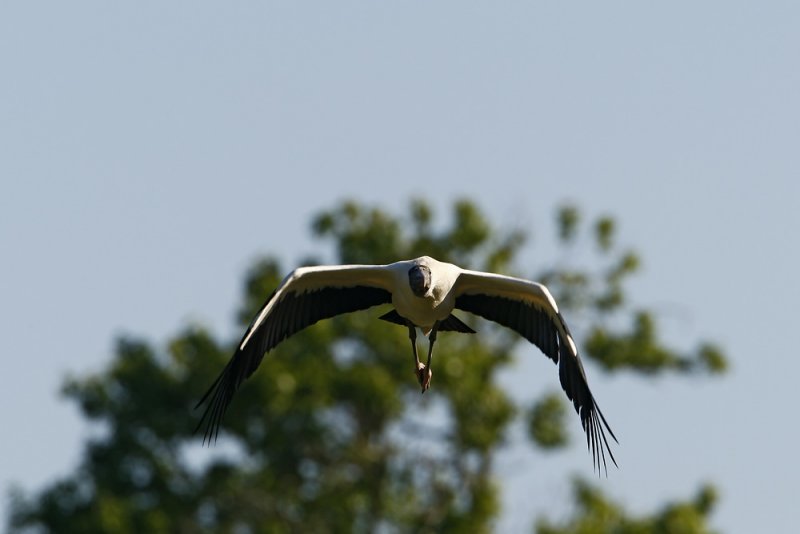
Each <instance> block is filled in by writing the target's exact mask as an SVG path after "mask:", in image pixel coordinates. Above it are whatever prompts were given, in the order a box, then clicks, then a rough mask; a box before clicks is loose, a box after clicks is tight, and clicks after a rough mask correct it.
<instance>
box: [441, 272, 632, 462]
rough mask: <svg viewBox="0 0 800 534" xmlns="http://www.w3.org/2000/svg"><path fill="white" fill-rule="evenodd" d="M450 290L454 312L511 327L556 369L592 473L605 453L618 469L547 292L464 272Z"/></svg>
mask: <svg viewBox="0 0 800 534" xmlns="http://www.w3.org/2000/svg"><path fill="white" fill-rule="evenodd" d="M453 291H454V293H455V295H456V298H455V307H456V308H459V309H461V310H465V311H468V312H470V313H474V314H476V315H480V316H481V317H483V318H485V319H489V320H490V321H494V322H496V323H499V324H501V325H503V326H506V327H508V328H511V329H512V330H514V331H516V332H518V333H519V334H520V335H521V336H522V337H524V338H525V339H527V340H528V341H530V342H531V343H533V344H534V345H536V346H537V347H539V348H540V349H541V351H542V352H544V353H545V355H547V356H548V357H549V358H550V359H552V360H553V361H554V362H555V363H557V364H558V366H559V367H558V374H559V377H560V379H561V387H562V388H563V389H564V392H566V394H567V397H568V398H569V399H570V400H571V401H572V404H573V405H574V407H575V411H576V412H578V415H580V418H581V425H582V426H583V430H584V431H585V432H586V443H587V446H588V447H589V449H590V451H591V454H592V461H593V463H594V465H595V468H596V469H599V467H600V463H601V462H602V465H603V469H607V467H606V452H607V453H608V456H609V457H610V458H611V461H612V462H614V465H617V462H616V460H615V459H614V455H613V453H612V452H611V448H610V446H609V442H608V439H607V438H606V434H605V430H608V433H609V434H610V435H611V437H612V438H614V441H617V438H616V436H614V432H613V431H612V430H611V427H609V426H608V423H607V422H606V419H605V417H603V413H602V412H601V411H600V408H599V407H598V406H597V402H596V401H595V400H594V396H592V392H591V391H590V390H589V384H588V382H587V380H586V373H585V372H584V370H583V364H582V363H581V359H580V356H578V349H577V347H576V346H575V341H574V340H573V339H572V335H571V334H570V332H569V328H568V327H567V323H566V322H565V321H564V318H563V317H562V316H561V313H559V311H558V306H557V305H556V302H555V300H554V299H553V296H552V295H551V294H550V292H549V291H548V290H547V288H546V287H545V286H543V285H541V284H537V283H536V282H530V281H528V280H522V279H520V278H513V277H510V276H503V275H499V274H491V273H483V272H478V271H467V270H465V271H462V273H461V274H460V275H459V277H458V280H457V281H456V283H455V286H454V288H453ZM603 427H605V430H604V428H603Z"/></svg>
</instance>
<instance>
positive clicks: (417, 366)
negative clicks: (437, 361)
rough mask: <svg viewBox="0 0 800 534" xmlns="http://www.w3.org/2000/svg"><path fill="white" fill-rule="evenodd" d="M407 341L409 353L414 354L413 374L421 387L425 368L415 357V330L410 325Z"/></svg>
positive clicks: (416, 356) (417, 357)
mask: <svg viewBox="0 0 800 534" xmlns="http://www.w3.org/2000/svg"><path fill="white" fill-rule="evenodd" d="M408 339H410V340H411V351H412V352H413V353H414V374H415V375H416V377H417V380H418V381H419V385H420V386H421V385H422V381H423V377H424V376H425V375H424V374H423V371H424V369H425V366H424V365H422V362H421V361H419V356H418V355H417V328H416V327H415V326H414V325H413V324H411V323H409V324H408Z"/></svg>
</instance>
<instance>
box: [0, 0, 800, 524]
mask: <svg viewBox="0 0 800 534" xmlns="http://www.w3.org/2000/svg"><path fill="white" fill-rule="evenodd" d="M798 27H800V5H798V4H796V3H794V2H770V3H753V2H736V1H734V2H730V1H728V2H704V3H701V4H698V3H695V2H671V3H669V4H661V5H654V4H652V3H647V4H633V3H626V2H603V3H587V4H586V5H581V4H570V5H564V4H563V3H556V2H548V3H537V2H507V3H504V4H502V5H498V4H497V3H489V2H436V3H430V2H426V3H413V2H404V3H392V4H387V3H377V2H369V3H368V2H350V1H343V2H335V3H334V2H293V3H289V2H281V3H277V2H241V3H238V4H235V5H229V4H226V5H224V6H223V5H219V4H215V3H211V2H205V1H199V2H174V3H170V4H169V5H163V3H155V2H150V3H144V4H142V3H138V5H135V6H133V5H129V6H124V5H120V4H118V3H105V2H71V3H46V2H25V3H16V4H11V3H3V4H2V6H0V68H2V72H3V75H2V79H3V81H2V83H0V247H2V258H3V261H2V269H1V270H0V272H1V273H2V276H0V295H2V299H0V325H2V326H1V327H0V328H2V339H3V355H2V358H0V376H2V377H3V378H4V380H3V382H4V384H3V389H2V393H1V394H0V395H2V402H0V419H2V420H3V421H4V427H5V429H6V431H5V433H4V434H5V435H4V438H3V440H2V445H0V490H3V491H5V490H6V489H7V488H8V487H9V486H10V485H11V484H12V483H18V484H20V485H21V486H22V487H23V488H25V489H27V490H29V491H30V490H34V489H36V488H39V487H41V485H42V484H44V483H47V482H48V481H51V480H53V478H54V477H56V476H59V475H64V474H66V473H68V472H69V471H70V470H71V469H72V468H74V466H75V465H76V463H77V462H78V460H79V457H80V451H81V449H80V444H81V440H82V439H84V438H85V437H86V435H87V430H88V428H87V426H86V425H85V424H84V423H83V422H82V420H81V419H80V418H79V416H78V413H77V410H76V408H75V407H74V406H72V405H70V404H66V403H64V402H63V401H62V400H61V399H60V398H59V395H58V389H59V385H60V383H61V382H62V380H63V378H64V377H65V376H67V375H68V374H72V375H75V374H82V373H86V372H91V371H96V370H99V369H101V368H102V367H103V365H104V364H105V363H106V362H108V360H109V358H110V356H111V349H112V344H113V339H114V337H115V336H117V335H120V334H124V333H127V334H134V335H138V336H144V337H146V338H148V339H150V340H152V341H154V342H157V343H162V342H164V341H165V340H166V339H167V338H168V337H169V336H170V335H171V334H174V333H175V332H176V331H177V330H178V329H179V328H181V327H182V326H185V325H187V324H190V323H194V322H198V323H201V324H204V325H207V326H209V327H210V328H211V329H212V330H213V331H214V332H215V333H217V334H218V335H220V336H230V337H236V336H237V335H238V334H239V333H238V332H237V331H236V330H235V328H234V325H233V313H234V309H235V306H236V304H237V302H238V297H239V295H240V283H241V280H242V275H243V273H244V271H245V269H246V268H247V267H248V266H249V265H250V263H251V262H252V261H253V259H254V258H256V257H258V256H259V255H260V254H265V253H272V254H276V255H278V256H280V257H281V258H283V260H284V262H285V265H286V266H287V268H289V267H290V266H292V265H293V264H294V263H295V262H297V261H298V260H299V259H300V258H302V257H304V256H306V255H307V254H308V253H316V254H318V255H319V252H320V244H319V243H316V242H314V241H312V240H311V239H310V235H309V231H308V226H309V220H310V217H311V215H313V214H314V213H316V212H318V211H319V210H321V209H325V208H329V207H332V206H334V205H335V204H336V202H337V201H339V200H341V199H344V198H355V199H357V200H359V201H362V202H369V203H377V204H380V205H382V206H384V207H386V208H387V209H391V210H395V211H397V210H398V209H399V207H400V206H403V205H404V204H405V203H406V202H407V200H408V199H409V198H411V197H425V198H429V199H430V200H431V202H432V203H433V204H434V205H435V206H438V207H442V208H443V207H446V206H448V205H449V204H450V203H451V202H452V200H453V199H455V198H458V197H463V196H466V197H469V198H473V199H476V200H478V201H479V202H480V205H481V206H482V207H483V208H484V209H485V210H486V212H487V213H488V215H489V216H490V217H491V218H492V221H493V222H494V223H495V224H496V225H497V226H499V227H501V228H507V229H511V228H518V227H522V228H526V229H531V230H532V233H533V236H534V239H533V245H532V246H531V247H529V248H528V249H526V252H525V255H524V258H523V259H524V261H523V262H521V264H520V270H522V271H523V272H524V274H533V273H534V272H536V271H537V270H539V269H540V268H542V267H544V266H547V265H549V263H550V262H552V261H554V258H551V257H548V256H547V255H548V254H552V253H553V249H552V247H548V246H547V239H546V236H547V234H548V230H549V228H550V227H549V224H550V221H551V219H552V214H553V209H554V207H555V206H556V205H557V204H559V203H561V202H564V201H571V202H575V203H576V204H578V205H579V206H581V207H582V208H583V209H585V210H586V212H587V213H588V214H591V215H596V214H602V213H611V214H613V215H615V216H617V218H618V221H619V223H620V239H621V241H622V243H623V244H624V245H628V246H632V247H635V248H637V249H638V250H639V251H640V252H641V254H642V257H643V259H644V267H643V270H642V272H641V273H640V274H639V275H638V276H637V277H636V279H635V280H634V281H633V283H632V284H631V290H632V292H633V297H634V301H633V303H632V304H633V305H639V306H650V307H653V308H655V309H656V310H660V311H661V312H662V316H661V319H662V323H663V333H664V335H665V336H666V338H667V339H668V340H669V342H670V343H671V344H672V345H673V346H675V347H678V348H686V349H689V348H691V347H693V346H695V344H696V343H697V342H698V341H699V340H701V339H710V340H713V341H716V342H718V343H720V344H721V345H722V346H723V347H724V348H725V349H726V351H727V353H728V355H729V357H730V358H731V362H732V370H731V372H730V373H729V374H728V375H726V376H725V377H724V378H722V379H707V378H690V379H686V378H681V377H672V378H670V377H667V378H659V379H655V380H644V379H640V378H636V377H632V376H629V375H625V374H623V375H621V376H606V375H604V374H603V373H602V372H601V371H600V370H599V369H597V368H596V367H594V366H591V365H590V366H589V368H588V373H589V375H590V380H591V382H592V383H593V387H594V389H595V391H596V394H597V397H598V399H599V400H600V402H601V405H602V407H603V410H604V412H605V413H606V415H608V416H609V419H610V420H611V422H612V423H613V426H614V429H615V431H616V433H617V435H618V436H619V437H620V440H621V442H622V445H621V446H620V447H619V448H618V451H619V452H618V459H619V460H620V464H621V469H620V470H618V471H613V472H611V473H610V474H609V478H608V480H602V481H601V484H602V485H603V486H604V487H605V488H607V489H608V491H609V492H610V493H611V494H612V495H613V496H615V497H617V498H619V499H622V500H624V501H625V502H626V503H628V504H629V505H630V506H631V508H632V509H634V510H636V511H641V512H644V511H648V510H651V509H652V507H653V506H655V505H657V504H659V503H661V502H663V501H664V500H667V499H671V498H682V497H686V496H688V495H689V494H690V493H692V492H693V491H694V490H695V489H696V488H697V487H698V485H699V484H700V483H701V482H704V481H711V482H714V483H715V484H717V485H718V486H719V488H720V489H721V502H720V505H719V507H718V509H717V510H716V512H715V513H714V516H713V521H712V523H713V525H714V526H716V527H717V528H720V529H723V530H725V531H726V532H742V533H744V532H754V531H773V532H779V531H786V530H787V529H788V528H789V527H788V526H789V525H793V524H794V521H793V516H794V514H793V512H794V511H795V508H796V480H798V479H800V464H798V462H797V461H796V456H795V455H794V454H793V452H794V448H795V443H796V442H797V440H798V437H800V436H799V435H798V431H797V429H796V425H793V424H792V416H791V406H792V401H793V394H794V391H795V389H796V387H795V384H794V377H796V376H798V374H800V364H798V359H797V358H796V357H795V356H796V355H795V354H794V344H795V340H794V338H793V337H792V336H791V333H792V332H793V331H794V328H795V327H796V326H795V322H794V321H795V318H796V316H797V312H796V307H795V302H796V301H797V299H798V297H800V295H798V285H797V283H796V282H795V279H796V276H797V274H796V273H797V272H798V267H800V261H799V260H798V246H797V242H796V239H795V238H794V234H795V232H796V229H797V228H798V226H800V215H798V210H797V208H798V204H799V203H800V185H798V180H797V174H798V173H797V170H798V146H800V96H798V95H800V69H798V68H797V58H798V57H800V34H798V32H797V28H798ZM327 252H328V251H327V250H323V251H322V253H323V254H325V253H327ZM527 262H529V264H528V263H527ZM518 356H519V358H518V360H519V363H518V366H519V367H518V369H519V374H520V375H521V376H526V377H527V376H530V377H531V380H530V382H529V387H530V388H532V389H533V390H536V391H538V390H543V389H545V388H548V387H552V386H553V384H554V383H555V377H556V374H555V371H554V369H553V368H552V365H551V364H549V363H548V362H547V361H546V359H544V358H542V357H541V355H540V354H538V352H537V351H536V350H535V349H532V348H529V347H523V346H522V345H521V346H520V351H519V355H518ZM532 396H533V393H531V397H532ZM786 408H789V410H788V411H789V412H790V413H789V414H787V413H785V412H786V411H787V410H786ZM193 416H194V414H187V417H193ZM518 430H519V429H518ZM572 430H573V433H574V435H575V436H576V437H577V435H578V432H579V428H578V425H577V423H576V424H575V426H574V428H573V429H572ZM497 466H498V473H499V475H500V477H501V479H502V480H503V481H504V483H505V484H506V487H507V488H508V491H507V493H506V495H505V501H504V502H505V503H506V510H505V513H504V516H503V519H502V521H501V523H500V527H508V528H518V529H521V528H528V527H529V524H530V520H531V518H532V517H531V513H532V512H548V513H549V514H550V516H551V517H555V518H557V517H561V516H563V515H564V514H566V512H567V508H566V506H565V504H564V503H565V502H566V501H567V500H568V484H567V482H566V480H567V477H566V476H565V473H578V474H583V475H586V476H590V475H591V466H590V463H589V458H588V456H587V454H586V452H585V450H583V449H582V448H580V447H575V449H574V450H571V451H569V452H565V453H558V454H555V455H552V456H546V457H542V456H540V455H536V454H532V453H530V452H529V451H528V450H527V449H525V448H523V447H518V446H517V447H515V446H510V447H509V448H508V450H507V451H506V452H505V453H504V454H503V455H501V456H500V457H499V458H498V462H497ZM4 517H5V510H3V511H2V512H0V519H3V518H4Z"/></svg>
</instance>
